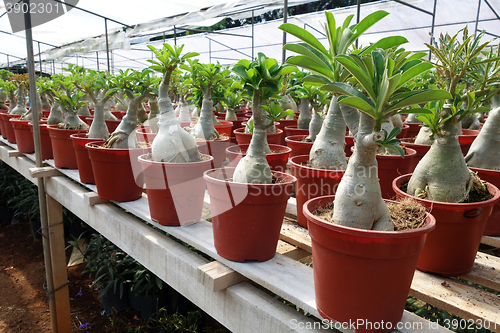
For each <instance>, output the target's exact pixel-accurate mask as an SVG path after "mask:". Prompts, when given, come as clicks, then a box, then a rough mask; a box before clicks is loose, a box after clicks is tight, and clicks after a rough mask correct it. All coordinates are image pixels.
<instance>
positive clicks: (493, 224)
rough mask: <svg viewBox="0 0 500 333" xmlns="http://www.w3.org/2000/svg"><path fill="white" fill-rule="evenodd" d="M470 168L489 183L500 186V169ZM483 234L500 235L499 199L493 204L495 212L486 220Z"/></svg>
mask: <svg viewBox="0 0 500 333" xmlns="http://www.w3.org/2000/svg"><path fill="white" fill-rule="evenodd" d="M469 169H470V170H472V171H474V172H477V175H478V176H479V178H481V179H482V180H484V181H487V182H488V183H491V184H493V185H495V186H496V187H498V188H500V171H495V170H488V169H480V168H471V167H469ZM483 235H488V236H500V201H497V202H496V203H495V204H494V206H493V212H492V213H491V215H490V217H489V218H488V222H486V227H485V228H484V232H483Z"/></svg>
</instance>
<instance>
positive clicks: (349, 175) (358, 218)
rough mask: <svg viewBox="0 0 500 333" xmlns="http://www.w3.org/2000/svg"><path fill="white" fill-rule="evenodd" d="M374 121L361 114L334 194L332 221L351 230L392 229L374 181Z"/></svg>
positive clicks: (375, 149) (376, 170)
mask: <svg viewBox="0 0 500 333" xmlns="http://www.w3.org/2000/svg"><path fill="white" fill-rule="evenodd" d="M374 123H375V121H374V120H373V118H371V117H370V116H368V115H366V114H364V113H361V115H360V119H359V132H358V135H357V137H356V141H355V143H354V144H355V149H354V152H353V155H352V156H351V157H350V159H349V163H348V165H347V169H346V171H345V173H344V176H343V177H342V180H341V181H340V184H339V186H338V188H337V193H336V194H335V200H334V207H333V217H332V219H333V222H334V223H335V224H339V225H343V226H346V227H351V228H359V229H367V230H370V229H371V230H387V231H392V230H394V224H393V223H392V218H391V215H390V213H389V210H388V208H387V206H386V204H385V202H384V200H383V199H382V194H381V191H380V184H379V180H378V167H377V149H378V144H377V143H376V141H377V140H381V139H383V135H382V134H381V133H380V132H373V126H374Z"/></svg>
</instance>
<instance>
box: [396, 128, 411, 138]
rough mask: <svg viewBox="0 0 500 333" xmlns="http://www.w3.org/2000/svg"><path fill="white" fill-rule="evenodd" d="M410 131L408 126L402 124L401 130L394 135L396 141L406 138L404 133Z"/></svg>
mask: <svg viewBox="0 0 500 333" xmlns="http://www.w3.org/2000/svg"><path fill="white" fill-rule="evenodd" d="M409 129H410V126H409V125H408V124H404V125H403V128H402V129H401V132H399V134H398V135H396V137H397V138H398V139H402V138H406V135H407V134H406V133H408V130H409Z"/></svg>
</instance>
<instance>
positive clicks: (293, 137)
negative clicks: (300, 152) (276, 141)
mask: <svg viewBox="0 0 500 333" xmlns="http://www.w3.org/2000/svg"><path fill="white" fill-rule="evenodd" d="M308 136H309V135H306V134H301V135H290V136H287V137H286V138H285V141H291V142H300V143H310V144H313V143H314V141H311V142H303V141H300V140H304V139H305V138H307V137H308Z"/></svg>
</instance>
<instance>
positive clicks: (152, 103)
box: [148, 98, 160, 133]
mask: <svg viewBox="0 0 500 333" xmlns="http://www.w3.org/2000/svg"><path fill="white" fill-rule="evenodd" d="M159 116H160V108H159V107H158V98H150V99H149V115H148V124H149V128H150V129H151V133H158V117H159Z"/></svg>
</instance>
